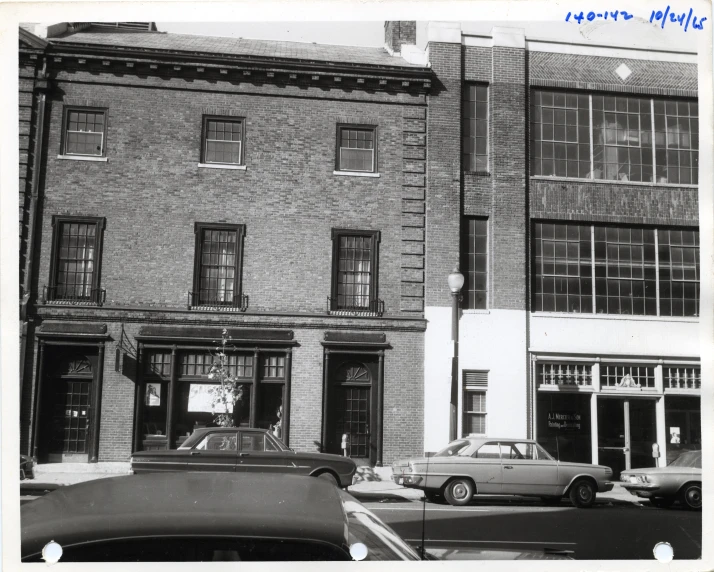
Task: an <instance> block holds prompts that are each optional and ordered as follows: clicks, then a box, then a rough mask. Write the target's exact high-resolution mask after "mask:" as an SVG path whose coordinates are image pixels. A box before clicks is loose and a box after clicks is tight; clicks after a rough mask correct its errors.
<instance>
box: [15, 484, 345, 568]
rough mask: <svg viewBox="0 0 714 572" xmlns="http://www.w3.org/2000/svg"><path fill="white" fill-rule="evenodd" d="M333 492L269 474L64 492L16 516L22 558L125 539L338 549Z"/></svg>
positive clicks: (341, 531) (339, 527)
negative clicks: (228, 539)
mask: <svg viewBox="0 0 714 572" xmlns="http://www.w3.org/2000/svg"><path fill="white" fill-rule="evenodd" d="M345 522H346V521H345V514H344V511H343V509H342V503H341V500H340V497H339V493H338V488H337V487H335V486H334V485H333V484H331V483H329V482H328V481H324V480H322V479H316V478H314V477H307V476H299V475H284V474H271V473H243V474H241V473H211V472H205V473H199V472H176V473H147V474H139V475H128V476H122V477H111V478H103V479H97V480H94V481H88V482H84V483H80V484H76V485H71V486H66V487H62V488H60V489H58V490H56V491H54V492H52V493H50V494H48V495H47V496H45V497H43V498H40V499H38V500H35V501H32V502H30V503H27V504H25V505H23V506H22V508H21V527H22V553H23V555H24V556H27V555H30V554H35V553H37V552H40V551H41V550H42V547H43V546H44V545H45V544H46V543H47V542H49V541H50V540H54V541H55V542H58V543H59V544H60V545H65V546H68V545H71V544H77V543H81V542H87V541H99V540H108V539H112V538H127V537H156V536H182V535H189V536H199V535H204V536H247V537H253V538H254V537H258V536H260V537H263V538H300V539H305V540H316V541H324V542H328V543H330V544H333V545H336V546H341V545H343V544H344V543H345V542H346V539H345Z"/></svg>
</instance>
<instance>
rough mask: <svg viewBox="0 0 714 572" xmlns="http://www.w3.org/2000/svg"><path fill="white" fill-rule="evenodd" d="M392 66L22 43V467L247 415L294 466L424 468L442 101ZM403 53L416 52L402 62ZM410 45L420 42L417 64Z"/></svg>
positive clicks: (408, 68)
mask: <svg viewBox="0 0 714 572" xmlns="http://www.w3.org/2000/svg"><path fill="white" fill-rule="evenodd" d="M386 32H387V36H388V38H389V45H388V48H389V49H383V48H352V47H344V46H322V45H314V44H300V43H290V42H269V41H256V40H242V39H230V38H210V37H198V36H183V35H175V34H165V33H159V32H156V31H155V28H154V27H153V26H151V25H143V26H142V25H141V24H138V23H119V24H114V25H106V24H102V25H97V24H94V25H91V24H72V23H69V24H67V23H65V24H60V25H56V26H51V27H49V28H48V29H46V30H44V31H43V32H42V33H41V34H40V35H44V36H45V37H44V38H40V37H38V35H36V34H33V33H31V31H28V30H21V32H20V46H19V52H20V89H21V94H20V106H21V108H20V121H21V126H20V134H21V140H20V143H21V146H22V149H23V151H22V152H21V162H22V168H21V175H20V176H21V180H20V233H21V245H22V246H21V259H20V266H21V282H22V296H23V299H22V303H23V314H22V327H23V338H22V352H23V357H22V361H21V363H22V375H21V384H22V387H21V399H22V402H21V450H22V452H23V453H29V454H32V455H34V456H36V457H37V458H38V460H39V462H71V461H73V462H96V461H126V460H128V459H129V456H130V454H131V452H132V451H134V450H141V449H150V448H153V449H160V448H166V447H167V445H168V446H170V447H173V446H176V445H177V444H178V443H180V442H181V440H182V439H183V438H184V436H185V435H187V434H189V433H190V432H191V431H192V430H193V428H195V427H196V426H200V425H205V424H207V423H211V421H212V413H211V403H210V400H211V399H210V391H209V389H210V386H211V380H210V379H209V378H208V373H209V371H210V364H211V363H212V361H213V356H212V353H215V348H216V347H217V345H218V343H219V342H220V340H221V339H222V333H223V330H224V329H225V330H226V331H227V335H229V336H230V337H231V341H230V343H229V349H230V351H229V352H228V367H229V370H230V372H231V373H232V374H233V375H235V376H237V377H239V378H241V380H242V381H244V385H243V387H244V397H243V399H242V400H241V402H240V404H239V405H238V406H237V407H236V410H235V411H234V412H233V413H234V417H235V418H236V420H237V422H239V423H241V424H243V425H251V426H258V427H264V428H271V429H272V430H273V431H275V432H276V433H277V434H279V435H281V436H282V438H283V440H284V441H286V442H287V443H288V444H289V445H290V446H291V447H293V448H295V449H299V450H315V449H320V450H323V451H327V452H334V453H341V450H340V440H341V436H342V434H343V433H348V434H350V443H349V450H348V453H349V454H350V455H351V456H352V457H354V458H357V459H358V460H359V461H360V462H362V463H370V464H372V465H374V464H381V463H382V462H384V463H389V462H391V461H393V460H394V459H396V458H397V457H400V456H404V455H410V454H412V453H414V452H415V451H421V450H423V434H424V427H423V424H422V420H423V418H424V415H423V407H424V406H423V400H424V392H423V384H422V380H423V378H424V373H423V364H424V335H425V334H424V332H425V329H426V321H425V319H424V259H425V233H424V226H425V222H424V217H425V215H424V213H425V200H426V197H425V172H426V165H425V160H426V104H427V99H426V98H427V92H428V90H429V89H430V83H431V77H432V73H431V71H430V70H429V68H428V66H426V62H425V61H424V60H423V57H422V59H421V61H420V60H419V57H420V56H419V53H418V52H417V51H416V50H415V49H413V44H414V43H415V34H416V30H415V25H414V23H403V24H401V25H400V24H397V23H395V24H390V25H389V26H388V27H387V29H386ZM405 45H406V46H405ZM403 46H405V47H403Z"/></svg>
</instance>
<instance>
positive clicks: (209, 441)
mask: <svg viewBox="0 0 714 572" xmlns="http://www.w3.org/2000/svg"><path fill="white" fill-rule="evenodd" d="M237 444H238V431H237V430H236V431H216V432H210V433H206V435H205V436H204V437H203V439H201V440H200V441H199V442H198V443H196V445H195V446H194V447H193V448H191V449H190V450H189V451H186V455H185V460H186V470H187V471H217V472H227V473H231V472H235V470H236V465H237V463H238V446H237Z"/></svg>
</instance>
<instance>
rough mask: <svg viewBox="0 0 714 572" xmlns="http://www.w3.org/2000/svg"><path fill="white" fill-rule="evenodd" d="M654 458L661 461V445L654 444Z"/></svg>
mask: <svg viewBox="0 0 714 572" xmlns="http://www.w3.org/2000/svg"><path fill="white" fill-rule="evenodd" d="M652 457H654V458H655V459H659V445H658V444H657V443H652Z"/></svg>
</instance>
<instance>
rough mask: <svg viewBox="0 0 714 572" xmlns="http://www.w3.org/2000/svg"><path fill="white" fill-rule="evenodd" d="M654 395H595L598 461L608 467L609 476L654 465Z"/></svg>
mask: <svg viewBox="0 0 714 572" xmlns="http://www.w3.org/2000/svg"><path fill="white" fill-rule="evenodd" d="M656 403H657V400H656V399H646V398H645V399H640V398H626V399H622V398H615V397H613V398H607V397H598V401H597V425H598V463H599V464H600V465H605V466H608V467H610V468H611V469H612V472H613V475H612V478H613V480H617V479H619V478H620V473H621V472H622V471H624V470H626V469H633V468H634V469H639V468H648V467H654V466H656V462H657V461H656V459H655V458H654V457H653V456H652V445H653V444H655V443H657V417H656V410H655V409H656Z"/></svg>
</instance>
